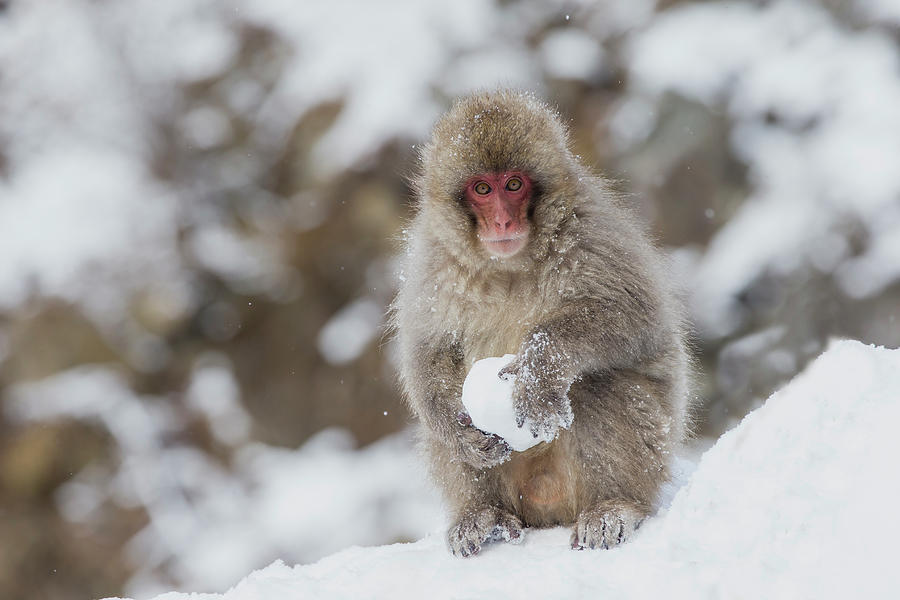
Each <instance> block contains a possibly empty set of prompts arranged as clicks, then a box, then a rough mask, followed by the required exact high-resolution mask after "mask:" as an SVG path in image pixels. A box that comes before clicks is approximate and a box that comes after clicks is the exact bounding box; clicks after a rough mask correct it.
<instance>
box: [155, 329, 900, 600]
mask: <svg viewBox="0 0 900 600" xmlns="http://www.w3.org/2000/svg"><path fill="white" fill-rule="evenodd" d="M898 422H900V350H887V349H884V348H875V347H872V346H865V345H863V344H860V343H859V342H853V341H841V342H834V343H833V344H832V345H831V347H830V348H829V350H828V351H827V352H826V353H825V354H823V355H822V356H821V357H820V358H819V359H817V360H816V361H815V362H814V363H813V364H812V365H811V366H810V367H809V368H808V369H807V370H806V371H805V372H803V373H802V374H801V375H800V376H798V377H797V378H796V379H795V380H794V381H793V382H791V383H790V384H789V385H788V386H786V387H785V388H784V389H782V390H781V391H779V392H777V393H775V394H773V395H772V396H771V397H770V398H769V399H768V401H767V402H766V403H765V405H764V406H763V407H762V408H760V409H758V410H756V411H754V412H753V413H751V414H749V415H748V416H747V417H746V418H745V419H744V420H743V421H742V422H741V424H740V425H739V426H738V427H736V428H735V429H733V430H731V431H729V432H728V433H726V434H725V435H723V436H722V437H721V438H720V439H719V440H718V441H717V442H716V444H715V445H714V446H713V447H712V448H711V449H710V450H708V451H707V452H706V453H705V454H704V455H703V457H702V459H701V460H700V463H699V465H698V466H697V468H696V471H694V473H693V475H692V476H691V477H690V479H689V481H688V482H687V483H686V484H685V485H684V486H683V487H682V488H681V490H680V491H679V492H678V493H677V494H676V495H675V497H674V500H672V502H671V504H670V506H668V508H664V509H662V510H661V511H660V513H659V514H658V515H657V516H656V517H654V518H652V519H650V520H649V521H647V522H646V523H645V525H644V526H643V527H642V528H641V529H640V530H639V532H638V535H636V536H635V538H634V539H633V541H631V542H630V543H628V544H626V545H625V546H623V547H621V548H618V549H615V550H609V551H581V552H576V551H573V550H570V549H569V547H568V541H569V533H568V531H567V530H565V529H562V528H557V529H552V530H545V531H529V532H528V534H527V536H526V539H525V541H524V543H523V544H522V545H518V546H510V545H503V544H500V545H494V546H489V547H487V548H486V549H485V551H484V552H482V554H481V555H479V556H478V557H477V558H475V559H470V560H460V559H456V558H453V557H452V556H450V554H449V553H448V552H447V550H446V548H445V547H444V542H443V536H442V535H441V534H440V533H439V532H435V533H434V534H432V535H429V536H427V537H426V538H425V539H423V540H421V541H418V542H416V543H410V544H394V545H390V546H381V547H374V548H361V547H352V548H349V549H346V550H343V551H341V552H338V553H337V554H334V555H332V556H329V557H328V558H325V559H323V560H320V561H319V562H317V563H315V564H312V565H304V566H297V567H289V566H287V565H285V564H284V563H282V562H280V561H278V562H275V563H273V564H272V565H270V566H268V567H266V568H265V569H262V570H259V571H256V572H254V573H251V574H250V575H249V576H248V577H246V578H245V579H244V580H242V581H241V582H240V583H239V584H237V585H236V586H235V587H234V588H232V589H231V590H229V591H228V592H226V593H224V594H221V595H219V594H181V593H175V592H173V593H169V594H163V595H162V596H159V597H158V600H182V599H183V600H188V598H190V599H191V600H213V599H218V598H222V599H227V600H250V599H253V600H276V599H279V600H280V599H282V598H288V597H290V598H353V599H356V598H394V599H401V598H421V597H422V596H426V595H427V597H429V598H524V597H528V598H588V597H591V598H594V597H615V598H651V597H665V598H692V599H694V598H792V599H793V598H886V597H891V595H892V594H896V593H897V591H898V590H900V571H898V570H897V569H896V568H895V565H894V562H895V544H896V540H897V539H898V536H900V516H898V515H897V513H896V511H895V510H893V508H892V506H891V504H892V503H893V502H894V500H895V499H896V498H897V497H898V496H900V471H898V469H897V468H896V457H897V456H898V454H900V437H898V436H897V435H896V430H897V425H896V424H897V423H898Z"/></svg>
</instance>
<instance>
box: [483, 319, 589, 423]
mask: <svg viewBox="0 0 900 600" xmlns="http://www.w3.org/2000/svg"><path fill="white" fill-rule="evenodd" d="M565 365H566V361H565V357H564V356H563V355H561V354H560V353H558V352H553V351H552V350H551V349H550V348H549V345H548V344H547V341H546V337H545V336H541V335H540V334H535V335H534V336H533V337H532V338H531V340H529V343H527V344H526V345H525V346H524V347H523V350H522V351H521V352H519V355H518V356H517V357H516V359H515V360H514V361H513V362H511V363H510V364H509V365H507V366H506V367H504V368H503V369H501V370H500V373H499V376H500V377H501V378H504V379H505V378H507V377H511V376H512V377H515V385H514V386H513V409H514V410H515V413H516V425H518V426H519V427H523V426H527V427H528V429H529V431H531V434H532V435H533V436H534V437H536V438H537V437H540V438H543V439H545V440H547V441H550V440H552V439H553V438H555V437H556V433H557V431H558V430H559V428H560V427H562V428H563V429H568V428H569V427H570V426H571V425H572V421H573V418H574V416H573V414H572V406H571V404H570V402H569V396H568V393H569V387H570V386H571V385H572V378H571V377H569V376H567V375H566V369H565Z"/></svg>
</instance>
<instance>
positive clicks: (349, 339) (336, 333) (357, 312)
mask: <svg viewBox="0 0 900 600" xmlns="http://www.w3.org/2000/svg"><path fill="white" fill-rule="evenodd" d="M384 312H385V311H384V309H383V308H382V307H381V306H380V305H379V304H378V303H377V302H376V301H375V300H373V299H372V298H360V299H358V300H354V301H353V302H351V303H350V304H348V305H347V306H345V307H343V308H342V309H340V310H339V311H338V312H337V313H335V315H334V316H333V317H331V319H329V320H328V322H327V323H325V326H324V327H322V329H321V330H320V331H319V338H318V348H319V353H321V354H322V356H323V357H324V358H325V360H327V361H328V362H329V363H331V364H333V365H343V364H346V363H348V362H350V361H353V360H356V359H357V358H358V357H359V355H360V354H362V353H363V351H364V350H365V349H366V347H367V346H368V345H369V342H371V341H372V340H373V339H375V336H377V335H378V333H379V331H381V324H382V323H383V322H384Z"/></svg>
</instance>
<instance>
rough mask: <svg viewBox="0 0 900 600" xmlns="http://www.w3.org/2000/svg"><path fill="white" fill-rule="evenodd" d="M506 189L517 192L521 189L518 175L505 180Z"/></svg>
mask: <svg viewBox="0 0 900 600" xmlns="http://www.w3.org/2000/svg"><path fill="white" fill-rule="evenodd" d="M506 189H508V190H509V191H511V192H518V191H519V190H520V189H522V180H521V179H519V178H518V177H512V178H511V179H510V180H509V181H507V182H506Z"/></svg>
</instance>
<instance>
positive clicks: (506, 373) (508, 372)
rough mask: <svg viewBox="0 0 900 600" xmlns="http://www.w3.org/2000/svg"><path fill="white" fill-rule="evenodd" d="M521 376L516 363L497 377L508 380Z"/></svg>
mask: <svg viewBox="0 0 900 600" xmlns="http://www.w3.org/2000/svg"><path fill="white" fill-rule="evenodd" d="M518 374H519V365H517V364H516V363H515V362H513V363H510V364H508V365H506V366H505V367H503V368H502V369H500V370H499V371H498V372H497V377H499V378H500V379H503V380H507V379H509V378H510V377H516V376H517V375H518Z"/></svg>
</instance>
